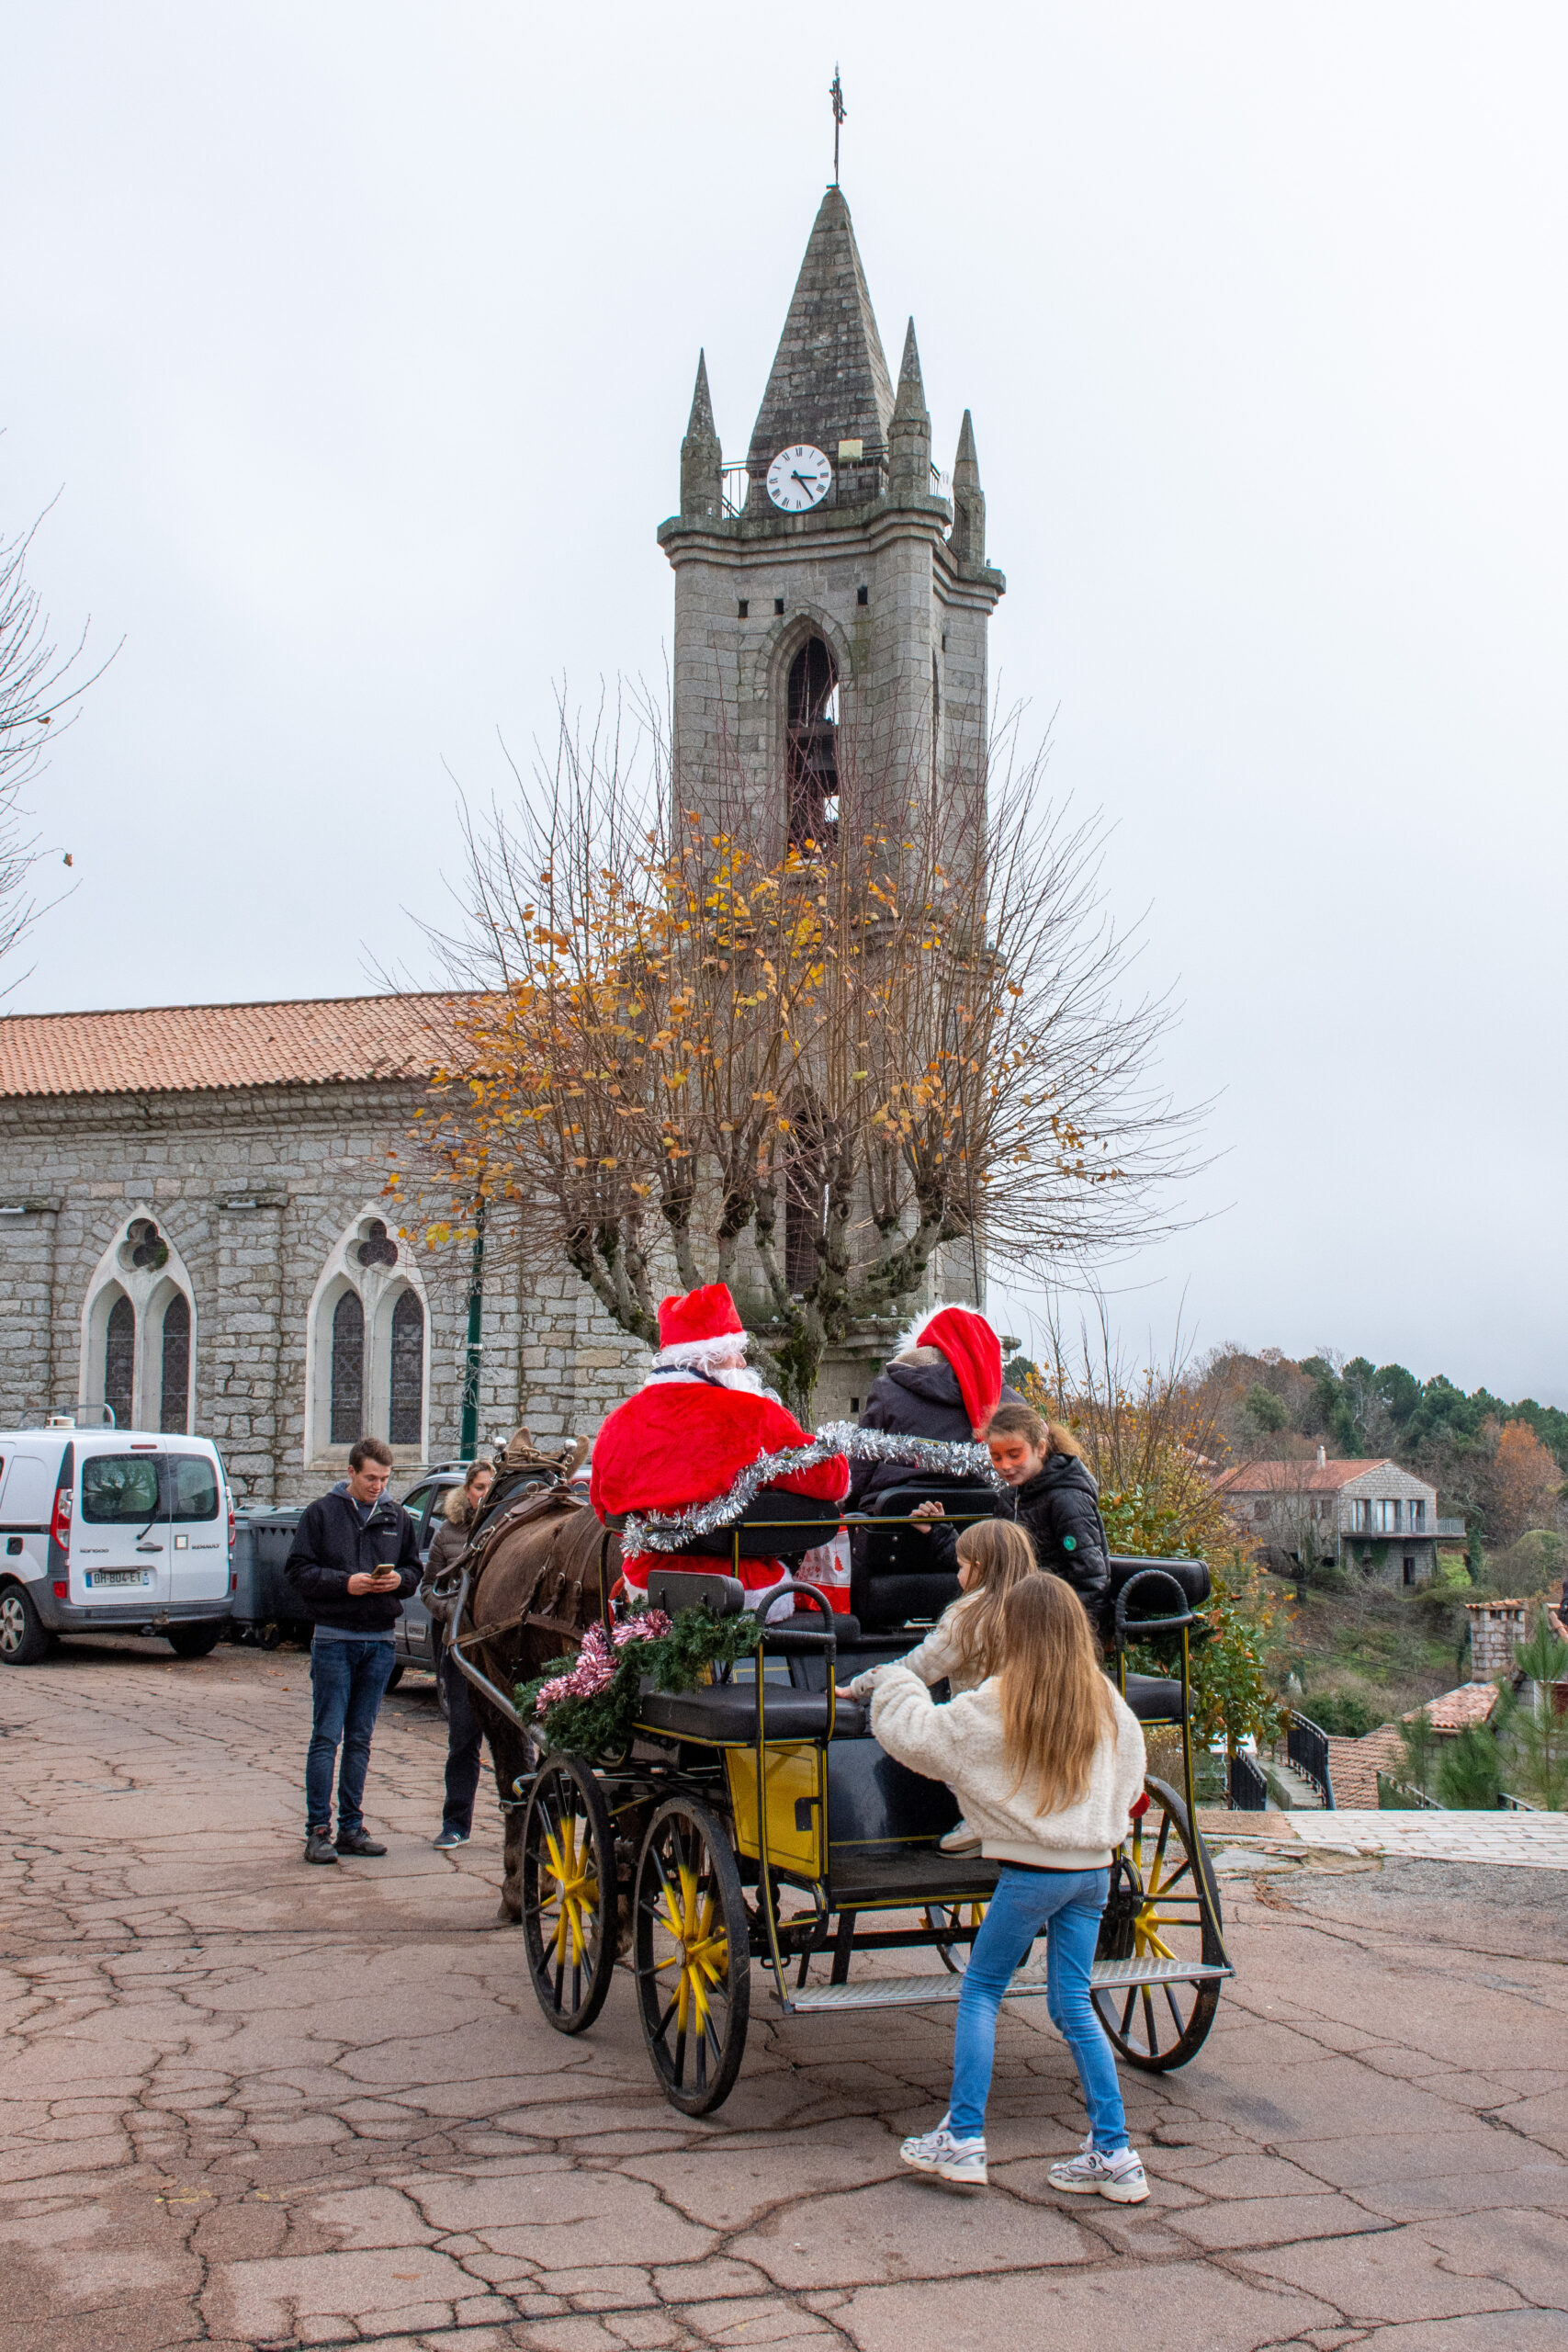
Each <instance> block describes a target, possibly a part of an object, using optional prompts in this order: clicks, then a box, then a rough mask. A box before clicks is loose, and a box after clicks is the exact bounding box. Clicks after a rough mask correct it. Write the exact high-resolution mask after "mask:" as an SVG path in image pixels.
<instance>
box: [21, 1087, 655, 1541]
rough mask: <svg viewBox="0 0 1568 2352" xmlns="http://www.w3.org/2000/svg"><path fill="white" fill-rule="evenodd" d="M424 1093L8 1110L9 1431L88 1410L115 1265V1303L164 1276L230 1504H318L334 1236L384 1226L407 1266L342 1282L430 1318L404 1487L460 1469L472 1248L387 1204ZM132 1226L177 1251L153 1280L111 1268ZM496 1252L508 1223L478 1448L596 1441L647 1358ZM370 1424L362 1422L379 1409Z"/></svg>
mask: <svg viewBox="0 0 1568 2352" xmlns="http://www.w3.org/2000/svg"><path fill="white" fill-rule="evenodd" d="M417 1099H418V1096H417V1090H415V1089H413V1088H412V1087H407V1086H400V1085H378V1084H361V1085H341V1086H332V1087H303V1086H301V1087H284V1086H279V1087H268V1088H264V1089H254V1090H245V1089H236V1090H234V1091H233V1092H228V1091H223V1092H219V1091H212V1092H209V1093H204V1094H189V1095H173V1094H149V1095H145V1096H140V1097H133V1096H128V1095H99V1096H89V1095H74V1096H59V1097H52V1098H47V1099H38V1098H28V1099H21V1098H15V1097H13V1098H11V1099H10V1100H8V1101H6V1102H5V1103H3V1104H0V1427H12V1426H15V1425H16V1424H17V1422H18V1421H23V1422H25V1421H28V1420H36V1419H38V1418H39V1417H40V1416H41V1415H42V1414H43V1413H45V1412H48V1411H51V1410H56V1411H58V1410H67V1411H69V1410H73V1409H77V1408H80V1407H82V1406H85V1405H89V1404H91V1403H93V1402H95V1401H96V1399H101V1397H102V1393H103V1381H102V1374H101V1369H100V1367H101V1347H100V1346H99V1343H98V1340H97V1338H96V1335H95V1332H94V1330H93V1329H92V1312H91V1308H92V1300H93V1298H94V1296H95V1295H98V1294H99V1292H101V1290H102V1287H103V1283H104V1281H105V1279H106V1275H105V1267H106V1259H107V1261H108V1264H109V1266H110V1268H111V1269H113V1270H114V1272H113V1277H112V1278H113V1280H114V1281H116V1282H118V1283H121V1285H122V1286H123V1287H125V1288H127V1289H128V1290H131V1291H136V1290H137V1289H138V1284H139V1282H140V1284H141V1289H142V1290H143V1291H147V1290H148V1285H149V1284H151V1283H153V1282H154V1281H155V1280H156V1281H157V1283H158V1290H159V1295H160V1297H166V1295H167V1293H168V1289H169V1287H170V1285H171V1284H173V1285H175V1286H177V1287H180V1288H183V1289H186V1291H187V1293H188V1295H189V1299H190V1305H191V1311H192V1352H193V1358H194V1372H193V1379H192V1388H191V1401H192V1408H193V1409H192V1412H191V1419H190V1427H191V1428H192V1430H195V1431H197V1432H198V1433H199V1434H201V1435H204V1436H209V1437H211V1438H212V1439H214V1440H215V1442H217V1444H218V1445H219V1447H220V1451H221V1452H222V1453H223V1456H224V1459H225V1461H226V1463H227V1464H228V1467H229V1470H230V1474H231V1478H232V1480H233V1484H234V1487H235V1492H236V1496H237V1498H240V1499H242V1500H244V1501H248V1502H254V1503H269V1502H278V1503H288V1502H296V1501H300V1500H303V1499H305V1498H308V1497H309V1496H310V1494H312V1493H317V1492H320V1491H321V1487H323V1485H325V1484H329V1483H330V1482H331V1480H332V1479H333V1478H334V1477H337V1476H341V1475H342V1471H343V1468H344V1464H345V1460H346V1453H347V1447H346V1445H338V1446H333V1445H332V1444H331V1443H330V1442H326V1440H325V1438H324V1437H323V1434H322V1433H323V1431H324V1430H326V1428H327V1422H326V1419H325V1417H324V1410H323V1404H322V1397H323V1391H322V1386H321V1384H322V1382H323V1380H326V1379H328V1378H330V1366H329V1363H328V1361H327V1346H326V1340H327V1338H328V1336H329V1333H328V1330H327V1329H326V1328H325V1322H324V1318H323V1313H322V1310H321V1292H322V1284H323V1279H324V1278H328V1277H330V1273H331V1269H332V1266H333V1262H334V1259H335V1261H336V1262H337V1263H338V1264H339V1265H340V1266H341V1264H342V1262H343V1261H344V1243H345V1237H346V1238H347V1240H348V1245H349V1248H350V1250H352V1249H354V1248H355V1247H356V1246H357V1245H356V1244H355V1241H354V1235H355V1231H356V1230H361V1229H363V1228H364V1226H365V1223H366V1220H367V1219H368V1218H370V1217H379V1218H381V1219H383V1220H384V1221H385V1223H386V1225H387V1226H388V1227H389V1238H390V1239H391V1241H392V1242H393V1243H394V1244H395V1246H396V1248H397V1250H398V1253H399V1256H398V1263H397V1265H396V1266H395V1267H391V1268H381V1267H376V1268H372V1269H371V1270H369V1277H368V1279H367V1280H364V1281H361V1279H360V1276H359V1272H358V1269H357V1267H356V1268H355V1283H356V1285H357V1286H360V1287H361V1288H362V1289H363V1290H364V1292H365V1295H366V1307H367V1317H370V1316H372V1314H373V1308H374V1303H375V1296H376V1295H377V1291H378V1285H379V1291H380V1294H381V1295H383V1297H384V1299H385V1300H386V1301H388V1302H389V1299H390V1297H391V1296H392V1295H395V1293H396V1291H397V1290H398V1289H400V1287H401V1286H403V1284H405V1283H407V1284H409V1285H411V1286H412V1287H414V1288H416V1289H417V1290H418V1291H419V1292H420V1294H421V1296H422V1300H423V1306H424V1321H425V1364H426V1397H425V1408H424V1414H423V1444H422V1445H414V1446H409V1447H400V1448H399V1449H398V1483H401V1482H402V1478H403V1476H404V1475H405V1474H412V1471H414V1470H415V1469H417V1468H418V1467H419V1466H420V1464H421V1462H422V1461H423V1460H424V1459H430V1460H443V1459H451V1458H455V1457H456V1455H457V1451H458V1444H459V1435H460V1421H461V1408H462V1384H463V1368H464V1358H465V1349H466V1343H467V1335H468V1299H467V1288H468V1250H467V1249H466V1248H461V1249H457V1250H452V1251H450V1252H446V1253H439V1252H433V1251H430V1250H426V1249H424V1248H423V1246H422V1245H419V1244H417V1243H416V1242H414V1241H412V1240H399V1239H397V1227H398V1223H399V1208H398V1204H397V1202H396V1201H395V1200H391V1199H387V1198H385V1197H383V1192H382V1188H383V1186H384V1184H385V1182H386V1179H387V1174H388V1170H389V1155H392V1154H397V1155H398V1157H399V1159H400V1162H401V1163H402V1164H403V1165H405V1166H406V1164H407V1160H408V1153H409V1145H408V1140H407V1138H408V1134H409V1129H410V1125H411V1123H412V1115H413V1111H414V1108H415V1104H416V1102H417ZM403 1214H404V1215H405V1216H406V1215H407V1212H406V1211H405V1212H404V1213H403ZM137 1216H146V1217H150V1218H151V1219H152V1220H153V1221H154V1222H155V1224H156V1226H157V1228H158V1233H159V1235H160V1237H161V1238H162V1240H163V1241H164V1243H165V1244H166V1245H167V1247H168V1250H169V1252H170V1258H169V1261H168V1264H167V1266H166V1267H165V1268H164V1269H163V1270H162V1274H161V1275H159V1276H153V1275H148V1276H146V1277H145V1278H144V1279H143V1278H140V1277H137V1276H134V1275H130V1274H122V1273H121V1272H120V1271H119V1270H120V1269H121V1268H122V1267H123V1265H124V1262H125V1257H126V1244H125V1237H126V1228H127V1226H128V1223H129V1222H130V1220H131V1219H133V1218H135V1217H137ZM511 1238H512V1240H513V1241H514V1240H515V1236H513V1237H511ZM508 1240H509V1237H508V1234H507V1231H506V1221H505V1217H504V1216H502V1217H500V1218H499V1219H498V1220H497V1221H496V1222H495V1224H494V1225H493V1226H492V1233H491V1256H492V1259H493V1261H494V1272H493V1274H492V1275H489V1276H487V1281H486V1295H485V1303H484V1328H483V1344H484V1352H483V1356H482V1358H481V1366H482V1369H481V1375H480V1387H479V1442H480V1444H481V1446H483V1445H485V1444H487V1443H488V1442H490V1441H491V1440H492V1439H495V1438H501V1437H504V1436H505V1435H507V1434H508V1433H509V1432H510V1431H511V1430H512V1429H513V1428H514V1427H515V1425H516V1423H517V1422H518V1421H519V1420H520V1419H526V1420H527V1421H528V1423H529V1425H530V1427H531V1428H532V1429H533V1430H534V1431H535V1434H536V1436H540V1437H544V1436H551V1437H554V1436H563V1435H568V1434H573V1433H576V1432H577V1431H580V1430H581V1432H582V1433H583V1434H585V1435H591V1434H592V1431H593V1430H595V1429H596V1428H597V1426H598V1424H599V1422H600V1420H602V1419H603V1418H604V1413H605V1412H606V1411H608V1410H609V1408H611V1407H612V1406H613V1405H614V1404H615V1403H616V1402H618V1401H619V1399H620V1397H623V1396H624V1395H626V1393H627V1392H628V1390H629V1389H630V1388H632V1387H633V1386H635V1385H636V1384H637V1380H638V1379H639V1378H640V1377H641V1366H642V1363H643V1362H644V1351H642V1350H641V1349H640V1348H638V1347H637V1345H636V1344H635V1343H634V1342H632V1341H630V1340H627V1338H626V1335H625V1334H624V1333H623V1332H620V1331H618V1330H616V1329H615V1327H614V1326H613V1325H612V1324H611V1323H610V1322H609V1320H608V1318H607V1317H604V1314H603V1312H602V1310H601V1309H600V1308H599V1307H598V1306H597V1305H596V1303H595V1302H594V1301H593V1300H592V1297H591V1296H590V1295H589V1294H588V1293H587V1292H586V1291H585V1290H584V1289H583V1287H582V1285H581V1283H579V1282H578V1280H577V1277H576V1276H575V1275H573V1274H571V1273H570V1272H563V1273H562V1274H561V1275H558V1276H554V1275H545V1276H542V1277H539V1276H535V1277H532V1278H528V1279H525V1278H524V1277H522V1276H521V1275H520V1274H519V1273H518V1272H516V1266H517V1261H518V1253H517V1251H516V1250H515V1248H514V1247H509V1246H508ZM337 1286H338V1287H339V1288H341V1287H342V1278H341V1276H340V1277H339V1279H338V1284H337ZM149 1295H151V1294H150V1293H149ZM313 1310H314V1312H313ZM158 1311H160V1312H161V1306H160V1308H159V1310H158ZM387 1312H389V1304H388V1306H387ZM371 1396H372V1399H374V1396H375V1385H374V1382H373V1383H372V1390H371ZM157 1412H158V1404H157V1397H156V1395H155V1393H154V1389H153V1383H152V1375H151V1374H148V1376H146V1377H144V1378H143V1379H142V1381H141V1409H140V1410H139V1412H138V1414H137V1418H138V1419H140V1420H141V1421H143V1422H150V1424H151V1425H152V1426H153V1427H156V1426H157ZM308 1414H309V1417H310V1423H311V1428H310V1430H308V1429H307V1416H308ZM366 1419H367V1425H368V1426H372V1427H373V1426H374V1425H375V1414H374V1410H373V1407H367V1415H366ZM384 1427H385V1424H384V1421H383V1433H384Z"/></svg>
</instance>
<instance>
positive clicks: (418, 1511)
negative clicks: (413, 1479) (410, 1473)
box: [403, 1479, 435, 1519]
mask: <svg viewBox="0 0 1568 2352" xmlns="http://www.w3.org/2000/svg"><path fill="white" fill-rule="evenodd" d="M434 1491H435V1489H434V1487H433V1486H432V1485H431V1484H430V1482H429V1480H428V1479H427V1480H426V1481H425V1484H424V1485H423V1487H415V1488H414V1490H413V1492H412V1495H405V1496H404V1497H403V1509H404V1510H406V1511H407V1513H408V1515H409V1517H410V1518H411V1519H423V1517H424V1507H425V1505H426V1503H427V1502H428V1501H429V1500H430V1498H431V1496H432V1495H433V1494H434Z"/></svg>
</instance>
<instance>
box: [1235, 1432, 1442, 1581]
mask: <svg viewBox="0 0 1568 2352" xmlns="http://www.w3.org/2000/svg"><path fill="white" fill-rule="evenodd" d="M1215 1485H1216V1487H1218V1489H1219V1491H1220V1493H1221V1494H1222V1495H1224V1498H1225V1500H1226V1501H1227V1502H1228V1503H1229V1504H1230V1505H1231V1507H1232V1508H1233V1510H1235V1512H1236V1513H1237V1515H1238V1516H1239V1517H1240V1518H1241V1519H1242V1520H1243V1521H1244V1522H1246V1523H1247V1525H1248V1526H1250V1527H1251V1529H1252V1531H1253V1534H1254V1538H1255V1540H1256V1542H1257V1543H1258V1544H1259V1545H1260V1546H1261V1547H1262V1548H1263V1549H1264V1550H1265V1552H1266V1553H1268V1554H1269V1556H1270V1558H1271V1560H1272V1563H1273V1565H1274V1566H1277V1567H1280V1568H1281V1569H1288V1568H1289V1567H1290V1566H1291V1564H1292V1563H1298V1564H1305V1563H1306V1562H1308V1561H1311V1562H1314V1563H1315V1564H1317V1565H1319V1566H1337V1567H1344V1566H1354V1567H1356V1568H1357V1569H1359V1572H1360V1573H1361V1575H1362V1576H1364V1577H1367V1578H1368V1579H1369V1580H1370V1581H1372V1582H1376V1583H1379V1584H1392V1585H1406V1586H1414V1585H1422V1584H1429V1583H1430V1582H1431V1580H1432V1577H1433V1576H1434V1574H1435V1573H1436V1569H1437V1554H1438V1542H1439V1540H1442V1541H1446V1542H1450V1543H1451V1542H1457V1541H1461V1540H1462V1537H1463V1533H1464V1529H1463V1523H1462V1521H1457V1520H1456V1521H1447V1520H1439V1519H1438V1490H1437V1488H1436V1487H1431V1486H1428V1485H1427V1481H1426V1480H1425V1479H1424V1478H1417V1477H1416V1475H1415V1474H1414V1472H1413V1471H1409V1470H1402V1469H1401V1468H1400V1465H1399V1464H1398V1463H1397V1462H1394V1461H1392V1460H1390V1459H1389V1458H1388V1457H1386V1456H1380V1458H1379V1459H1378V1460H1376V1461H1372V1462H1364V1461H1330V1460H1329V1458H1328V1457H1327V1455H1326V1454H1325V1451H1324V1449H1323V1447H1322V1446H1319V1448H1318V1450H1317V1458H1316V1460H1315V1461H1313V1460H1307V1461H1303V1462H1246V1463H1241V1464H1238V1465H1237V1466H1236V1467H1235V1469H1234V1470H1227V1471H1225V1472H1224V1474H1223V1475H1222V1476H1220V1477H1219V1478H1218V1479H1216V1481H1215Z"/></svg>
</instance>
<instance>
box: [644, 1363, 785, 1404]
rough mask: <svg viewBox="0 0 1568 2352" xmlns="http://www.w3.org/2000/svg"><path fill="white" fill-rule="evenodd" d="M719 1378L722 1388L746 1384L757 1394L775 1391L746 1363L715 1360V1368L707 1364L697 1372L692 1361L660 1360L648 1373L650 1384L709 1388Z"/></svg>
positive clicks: (744, 1385)
mask: <svg viewBox="0 0 1568 2352" xmlns="http://www.w3.org/2000/svg"><path fill="white" fill-rule="evenodd" d="M713 1381H717V1382H718V1384H719V1385H720V1387H721V1388H743V1389H746V1390H748V1391H749V1392H750V1395H752V1396H753V1397H767V1396H771V1395H772V1393H773V1392H772V1390H771V1389H766V1388H764V1387H763V1385H762V1383H761V1376H760V1375H759V1374H757V1373H754V1372H753V1371H752V1370H751V1368H750V1365H749V1364H744V1363H727V1364H714V1365H713V1366H711V1368H710V1367H708V1366H706V1365H705V1366H704V1368H703V1370H702V1372H700V1373H698V1372H694V1371H693V1370H692V1368H691V1366H690V1365H689V1364H683V1363H671V1364H658V1363H656V1364H655V1365H654V1367H653V1370H652V1371H651V1372H650V1373H649V1375H648V1382H649V1385H650V1386H655V1385H656V1386H658V1387H660V1388H673V1387H678V1386H680V1385H682V1384H689V1385H691V1386H692V1387H694V1388H705V1387H706V1386H707V1385H709V1384H710V1382H713Z"/></svg>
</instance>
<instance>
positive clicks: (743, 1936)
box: [633, 1797, 751, 2115]
mask: <svg viewBox="0 0 1568 2352" xmlns="http://www.w3.org/2000/svg"><path fill="white" fill-rule="evenodd" d="M634 1904H635V1910H636V1921H635V1929H634V1945H633V1949H634V1951H635V1954H636V1966H637V2000H638V2005H639V2007H640V2009H641V2013H642V2030H643V2038H644V2040H645V2041H647V2043H648V2049H649V2056H650V2057H651V2059H652V2060H653V2064H654V2071H655V2072H656V2073H657V2075H658V2076H659V2079H660V2084H661V2086H662V2087H663V2091H664V2096H665V2098H667V2099H668V2100H669V2101H670V2103H671V2106H672V2107H678V2108H679V2109H681V2112H682V2114H683V2115H706V2114H707V2113H708V2112H709V2111H710V2109H713V2108H716V2107H717V2106H718V2105H719V2104H720V2102H721V2101H722V2100H724V2099H726V2098H728V2096H729V2093H730V2091H731V2090H732V2089H733V2088H734V2086H735V2078H736V2076H737V2075H739V2072H740V2061H741V2058H742V2056H743V2055H744V2053H745V2049H746V2027H747V2023H748V2021H749V2019H750V2013H751V1952H750V1931H749V1928H748V1926H747V1919H746V1904H745V1898H744V1897H743V1895H742V1894H741V1892H740V1874H739V1871H737V1869H736V1867H735V1856H734V1853H733V1852H732V1850H731V1849H730V1844H729V1840H728V1838H727V1837H726V1835H725V1833H724V1831H723V1829H722V1828H721V1827H720V1826H719V1825H718V1823H717V1822H716V1820H715V1818H714V1816H713V1815H712V1814H711V1813H709V1812H708V1811H707V1810H706V1808H705V1806H703V1805H700V1804H693V1803H691V1802H690V1801H689V1800H688V1799H686V1798H684V1797H674V1798H671V1801H670V1802H669V1803H668V1804H662V1805H660V1808H659V1811H658V1812H657V1813H656V1814H655V1815H654V1816H653V1819H652V1820H651V1822H649V1828H648V1835H647V1837H646V1838H644V1840H643V1848H642V1855H641V1858H640V1860H638V1863H637V1892H636V1895H635V1897H634Z"/></svg>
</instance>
